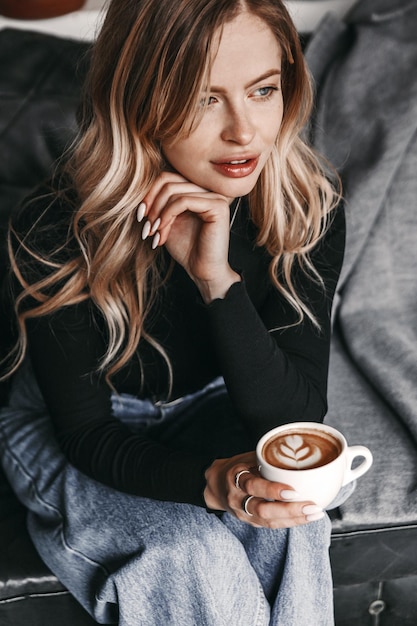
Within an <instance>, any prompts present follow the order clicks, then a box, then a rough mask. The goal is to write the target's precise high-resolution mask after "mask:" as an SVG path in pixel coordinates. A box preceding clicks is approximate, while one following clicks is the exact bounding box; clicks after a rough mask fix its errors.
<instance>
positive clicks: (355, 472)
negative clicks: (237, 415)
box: [256, 422, 373, 508]
mask: <svg viewBox="0 0 417 626" xmlns="http://www.w3.org/2000/svg"><path fill="white" fill-rule="evenodd" d="M317 438H320V439H317ZM271 440H276V443H275V444H274V445H273V447H272V448H271V447H270V451H269V453H268V455H269V460H268V461H267V460H266V458H265V453H266V444H267V443H268V442H270V441H271ZM321 442H324V443H323V444H322V443H321ZM277 443H279V445H276V444H277ZM316 444H318V445H316ZM332 446H335V448H334V450H333V448H332ZM320 454H321V455H322V456H321V458H320ZM327 454H328V455H329V456H328V460H327V461H326V459H325V456H326V455H327ZM256 455H257V460H258V464H259V466H260V472H261V475H262V476H263V477H264V478H267V479H268V480H271V481H273V482H279V483H283V484H285V485H289V486H290V487H292V488H293V489H295V491H296V492H297V494H298V496H299V497H297V498H294V499H297V500H308V501H309V500H311V501H313V502H315V503H316V504H317V505H319V506H321V507H323V508H326V507H327V506H328V505H329V504H330V503H331V502H332V501H333V500H334V499H335V497H336V496H337V494H338V493H339V491H340V489H341V487H343V486H344V485H347V484H348V483H350V482H352V481H353V480H356V479H357V478H359V477H360V476H363V474H365V472H367V471H368V470H369V468H370V467H371V465H372V461H373V457H372V453H371V451H370V450H369V449H368V448H366V447H365V446H357V445H356V446H348V444H347V442H346V439H345V437H344V436H343V435H342V433H341V432H339V431H338V430H336V429H335V428H333V427H332V426H328V425H327V424H322V423H318V422H294V423H292V424H291V423H290V424H285V425H283V426H278V427H277V428H273V429H272V430H270V431H269V432H267V433H265V435H263V437H261V439H260V440H259V442H258V445H257V447H256ZM271 455H272V456H271ZM358 457H363V460H362V462H361V463H360V464H359V465H357V466H356V467H355V468H354V469H352V463H353V461H354V459H356V458H358ZM271 460H273V463H272V462H271ZM279 465H281V466H279Z"/></svg>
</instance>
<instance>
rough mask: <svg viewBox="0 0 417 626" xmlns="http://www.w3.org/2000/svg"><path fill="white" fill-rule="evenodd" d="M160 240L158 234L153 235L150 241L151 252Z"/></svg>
mask: <svg viewBox="0 0 417 626" xmlns="http://www.w3.org/2000/svg"><path fill="white" fill-rule="evenodd" d="M160 239H161V234H160V233H155V236H154V238H153V239H152V250H155V248H157V247H158V243H159V240H160Z"/></svg>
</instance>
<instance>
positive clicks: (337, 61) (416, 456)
mask: <svg viewBox="0 0 417 626" xmlns="http://www.w3.org/2000/svg"><path fill="white" fill-rule="evenodd" d="M307 59H308V61H309V63H310V67H311V69H312V72H313V74H314V77H315V79H316V81H317V115H316V119H315V123H314V125H313V137H314V143H315V145H316V146H317V147H318V148H319V149H320V150H321V151H322V152H324V153H325V154H326V155H327V156H328V157H329V159H330V160H331V161H332V162H333V163H334V164H335V165H336V167H337V168H338V170H339V172H340V173H341V176H342V179H343V183H344V191H345V197H346V207H347V225H348V233H347V249H346V258H345V264H344V269H343V271H342V276H341V280H340V284H339V288H338V294H337V300H336V303H335V310H334V324H335V325H334V339H333V345H332V356H331V364H330V378H329V412H328V416H327V418H326V420H327V422H328V423H330V424H332V425H335V426H336V427H338V428H340V429H341V430H342V431H343V432H344V433H345V434H346V436H347V439H348V441H349V442H350V443H352V444H354V443H363V444H365V445H368V446H369V447H370V448H371V449H372V451H373V454H374V466H373V468H372V469H371V470H370V471H369V473H368V474H367V475H366V476H365V477H363V478H361V479H360V480H359V481H358V486H357V489H356V492H355V494H354V495H353V496H352V497H351V498H350V499H349V500H348V501H347V502H346V504H345V505H344V506H343V507H342V511H341V512H342V517H341V520H340V521H338V522H335V527H336V529H340V530H351V529H356V528H361V527H374V528H375V527H378V526H380V525H381V526H383V525H387V524H388V525H394V524H408V523H417V0H394V1H392V0H360V1H359V2H358V3H357V5H356V7H355V8H354V9H353V10H352V11H351V13H350V15H348V17H347V19H346V23H341V22H338V21H337V20H336V18H332V17H331V16H330V17H326V18H325V20H324V21H323V22H322V24H321V25H320V27H319V29H318V31H317V33H316V34H315V36H314V38H313V40H312V41H311V43H310V45H309V48H308V50H307Z"/></svg>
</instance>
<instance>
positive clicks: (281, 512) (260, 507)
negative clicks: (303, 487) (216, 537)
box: [239, 496, 325, 529]
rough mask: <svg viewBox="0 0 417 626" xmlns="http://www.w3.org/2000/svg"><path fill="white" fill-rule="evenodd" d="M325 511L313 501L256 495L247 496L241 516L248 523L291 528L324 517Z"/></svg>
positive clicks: (242, 503)
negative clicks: (293, 501) (271, 499)
mask: <svg viewBox="0 0 417 626" xmlns="http://www.w3.org/2000/svg"><path fill="white" fill-rule="evenodd" d="M324 515H325V513H324V511H323V510H322V509H321V508H320V507H318V506H317V505H315V504H313V503H311V502H303V503H301V502H300V503H298V502H297V503H283V502H269V501H266V500H263V499H262V498H257V497H254V496H245V498H244V499H243V500H242V502H241V513H240V512H239V518H240V519H242V520H243V521H246V522H247V523H251V524H256V525H258V526H263V527H266V528H271V529H274V528H291V527H293V526H300V525H303V524H308V523H310V522H314V521H318V520H319V519H322V518H323V517H324Z"/></svg>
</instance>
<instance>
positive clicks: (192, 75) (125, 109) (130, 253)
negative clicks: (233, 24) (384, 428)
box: [10, 0, 338, 381]
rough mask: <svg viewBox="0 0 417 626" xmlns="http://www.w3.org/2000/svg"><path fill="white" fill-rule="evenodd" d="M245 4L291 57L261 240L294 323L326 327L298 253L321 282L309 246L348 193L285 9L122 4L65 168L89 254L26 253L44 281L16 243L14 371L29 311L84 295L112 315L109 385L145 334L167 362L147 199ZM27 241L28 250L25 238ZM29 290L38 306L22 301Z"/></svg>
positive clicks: (272, 5)
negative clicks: (147, 238)
mask: <svg viewBox="0 0 417 626" xmlns="http://www.w3.org/2000/svg"><path fill="white" fill-rule="evenodd" d="M242 11H249V12H251V13H253V14H254V15H256V16H258V17H259V18H261V19H263V20H264V21H265V22H266V23H267V24H268V26H269V27H270V28H271V30H272V31H273V33H274V35H275V37H276V39H277V42H278V44H279V45H280V46H281V49H282V53H283V65H282V70H283V76H282V78H283V80H282V90H283V100H284V115H283V122H282V126H281V130H280V133H279V137H278V139H277V142H276V146H275V148H274V150H273V153H272V154H271V156H270V158H269V160H268V162H267V164H266V166H265V168H264V170H263V172H262V174H261V176H260V179H259V180H258V182H257V185H256V187H255V188H254V190H253V191H252V193H251V194H250V196H249V206H250V211H251V216H252V219H253V221H254V223H255V224H256V226H257V228H258V231H259V234H258V238H257V243H258V245H260V246H265V248H266V249H267V251H268V253H269V254H270V256H271V258H272V261H271V264H270V277H271V280H272V282H273V284H274V285H275V286H276V288H277V289H279V290H280V291H281V292H282V294H283V295H284V296H285V298H286V299H287V300H288V301H289V302H290V303H291V305H292V307H293V308H294V309H295V311H296V314H297V321H298V322H301V321H302V320H303V319H304V317H305V316H307V317H308V318H310V320H311V321H312V322H313V323H314V324H316V320H315V319H314V316H313V314H312V313H311V311H310V310H309V307H308V303H306V302H303V300H302V299H301V297H300V295H299V294H298V293H297V291H296V288H295V286H294V282H293V269H294V266H295V265H294V264H295V262H297V263H298V264H299V265H301V266H302V267H303V268H304V269H305V270H306V271H308V272H309V273H310V274H311V275H312V277H313V279H314V280H320V277H319V276H318V274H317V272H316V271H315V269H314V267H313V266H312V263H311V261H310V252H311V250H312V249H313V248H314V246H315V245H316V244H317V243H318V241H319V240H320V238H321V237H322V236H323V234H324V232H325V230H326V228H327V226H328V221H329V220H328V216H329V215H330V212H331V210H332V208H333V207H334V206H335V205H336V203H337V200H338V193H337V191H335V189H334V186H333V185H332V184H331V183H330V182H329V178H328V175H327V173H326V167H325V166H324V165H323V164H322V162H321V161H320V159H319V158H318V156H317V155H316V154H315V153H314V152H313V151H312V149H311V148H310V147H308V145H307V144H306V143H305V142H304V141H303V139H302V131H303V128H304V126H305V124H306V122H307V120H308V118H309V115H310V110H311V106H312V88H311V84H310V78H309V73H308V71H307V69H306V66H305V62H304V58H303V54H302V50H301V47H300V43H299V38H298V34H297V32H296V30H295V28H294V25H293V23H292V21H291V19H290V17H289V15H288V13H287V10H286V9H285V6H284V5H283V3H282V2H281V1H280V0H176V1H175V2H173V1H172V0H113V1H112V2H111V3H110V5H109V7H108V11H107V16H106V19H105V21H104V23H103V26H102V29H101V32H100V34H99V36H98V39H97V41H96V43H95V45H94V46H93V50H92V57H91V63H90V69H89V74H88V76H87V81H86V87H85V94H84V95H85V97H84V105H83V111H82V116H81V123H80V131H79V136H78V137H77V140H76V142H75V144H74V147H73V149H72V151H71V153H70V155H69V158H68V161H67V163H66V168H65V169H66V173H67V174H69V177H70V179H71V181H72V183H73V185H74V187H75V189H76V191H77V195H78V204H77V207H76V210H75V212H74V218H73V223H72V227H71V228H72V235H73V236H74V237H75V240H76V241H77V242H78V247H79V250H78V254H75V255H74V256H73V257H72V258H71V259H70V260H68V261H66V262H62V263H55V262H54V263H52V261H51V257H49V258H45V257H42V258H39V256H38V253H37V252H36V251H34V250H32V251H31V250H27V249H25V252H26V253H28V252H29V253H30V254H32V256H33V258H34V259H35V260H36V262H38V263H42V264H44V265H45V266H47V268H48V272H47V276H46V278H44V279H42V280H40V281H38V282H36V283H35V284H29V283H28V282H27V281H26V280H25V278H24V276H23V272H22V271H21V268H20V267H19V258H18V254H14V253H13V251H12V246H11V245H10V255H11V260H12V266H13V269H14V272H15V274H16V276H17V277H18V279H19V280H20V283H21V285H22V287H23V290H22V293H21V294H20V296H19V297H18V298H17V302H16V307H17V318H18V324H19V329H20V339H19V344H18V347H17V357H16V359H15V368H16V367H17V366H18V364H19V363H20V362H21V360H22V359H23V357H24V354H25V351H26V344H27V338H26V330H25V321H26V319H28V318H33V317H37V316H42V315H47V314H51V313H53V312H55V311H56V310H58V309H59V308H60V307H62V306H68V305H71V304H75V303H78V302H81V301H83V300H85V299H87V298H91V300H92V301H93V302H94V304H95V305H96V306H97V307H98V309H99V311H100V312H101V314H102V316H103V318H104V320H105V324H106V328H107V332H108V347H107V351H106V353H105V354H104V356H103V359H102V361H101V363H100V366H99V368H100V369H101V371H103V372H105V375H106V378H107V380H108V381H110V378H111V375H112V374H114V372H116V371H117V370H118V369H120V368H121V367H122V366H123V365H125V364H126V363H127V361H128V360H129V359H130V358H131V357H132V356H133V354H134V353H135V352H136V350H137V347H138V343H139V340H140V339H141V338H144V339H146V340H148V341H150V342H151V343H153V345H154V346H155V348H156V349H158V350H159V351H160V352H161V353H162V354H163V355H164V357H165V358H166V361H167V364H168V367H170V365H169V359H168V357H167V355H165V353H164V350H163V347H162V346H160V345H158V344H157V343H155V342H153V340H152V337H150V336H149V335H148V334H147V332H146V329H145V320H146V318H147V315H148V313H149V311H150V309H151V306H152V303H153V302H154V300H155V297H156V294H157V292H158V289H159V288H160V286H161V283H162V281H163V279H164V278H163V273H162V272H161V269H160V263H159V262H157V261H158V255H159V256H160V251H154V250H152V249H151V247H150V246H149V245H148V243H147V242H142V240H141V236H140V226H139V224H138V222H137V219H136V212H137V206H138V204H139V202H140V201H141V198H143V197H144V195H145V194H146V193H147V191H148V190H149V188H150V186H151V185H152V183H153V182H154V180H155V178H156V177H157V176H158V175H159V174H160V172H161V171H162V170H163V168H164V159H163V155H162V152H161V148H160V145H161V143H162V142H163V141H166V140H167V139H172V138H178V137H183V136H186V135H187V134H188V133H190V132H191V131H192V129H193V128H194V127H195V124H198V120H199V115H201V105H200V102H201V93H202V92H203V91H204V89H205V88H207V85H209V77H210V70H211V63H212V59H213V57H214V55H215V50H216V45H217V44H216V42H218V41H219V37H218V35H219V33H220V34H221V29H222V26H223V25H224V24H225V23H226V22H228V21H230V20H232V19H233V18H234V17H235V16H236V15H237V14H239V13H240V12H242ZM14 236H16V234H14ZM20 246H21V247H25V242H24V240H21V241H20ZM28 296H30V297H31V298H32V299H35V301H36V303H35V304H34V305H33V306H30V307H27V306H26V307H25V306H24V303H25V301H27V297H28ZM31 302H33V300H31ZM15 368H14V369H15ZM170 376H172V372H170Z"/></svg>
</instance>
